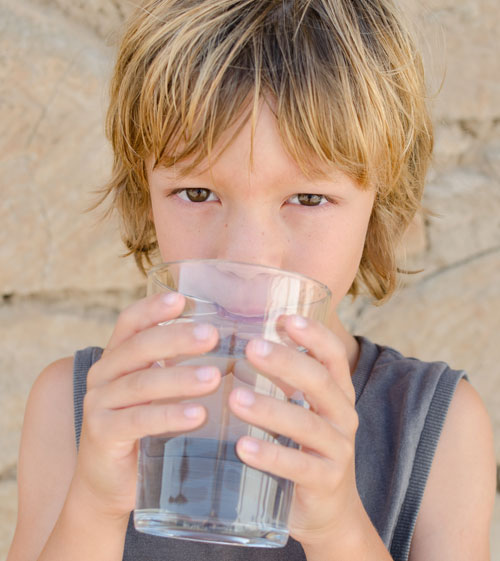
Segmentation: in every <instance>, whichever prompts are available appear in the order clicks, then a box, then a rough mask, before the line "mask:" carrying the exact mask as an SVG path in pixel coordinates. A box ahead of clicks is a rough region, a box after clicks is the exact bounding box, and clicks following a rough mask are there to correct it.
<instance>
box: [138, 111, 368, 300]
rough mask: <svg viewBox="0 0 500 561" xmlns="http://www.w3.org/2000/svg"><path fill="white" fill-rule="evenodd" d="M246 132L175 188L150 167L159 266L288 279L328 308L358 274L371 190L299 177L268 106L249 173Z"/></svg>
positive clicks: (169, 173) (340, 178)
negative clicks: (303, 283) (181, 264)
mask: <svg viewBox="0 0 500 561" xmlns="http://www.w3.org/2000/svg"><path fill="white" fill-rule="evenodd" d="M250 130H251V126H250V123H247V124H246V125H245V126H244V128H243V129H242V130H241V132H240V134H239V135H238V136H237V137H236V138H235V139H234V140H233V142H232V143H231V144H230V145H229V147H228V148H227V149H226V150H225V151H224V152H223V153H222V155H221V156H220V158H218V159H217V160H216V161H215V162H214V163H213V164H212V166H211V173H210V171H209V170H202V171H201V173H198V170H197V171H196V172H195V173H193V174H192V175H189V176H187V177H184V178H180V179H179V178H178V177H177V178H176V174H175V170H174V169H173V168H170V169H167V168H164V167H163V168H162V167H160V166H158V167H157V168H156V169H155V170H152V169H151V168H152V159H151V160H149V162H148V180H149V185H150V190H151V203H152V209H153V219H154V223H155V227H156V234H157V238H158V243H159V249H160V252H161V256H162V259H163V260H164V261H173V260H179V259H195V258H200V259H230V260H234V261H245V262H250V263H258V264H262V265H270V266H273V267H278V268H282V269H286V270H290V271H295V272H298V273H302V274H305V275H308V276H310V277H313V278H315V279H317V280H319V281H321V282H323V283H325V284H326V285H327V286H328V287H329V288H330V290H331V291H332V296H333V298H332V303H333V304H334V306H335V307H336V305H337V304H338V303H339V302H340V300H341V299H342V298H343V297H344V296H345V294H346V293H347V292H348V290H349V288H350V286H351V284H352V281H353V280H354V277H355V276H356V272H357V270H358V266H359V262H360V259H361V255H362V252H363V246H364V241H365V236H366V231H367V227H368V222H369V218H370V214H371V210H372V206H373V201H374V190H373V189H368V190H362V189H360V188H359V187H358V185H357V183H356V182H355V181H354V180H352V179H350V178H349V177H348V176H346V175H345V174H343V173H341V172H339V171H336V170H333V171H332V172H331V173H330V174H329V176H328V178H327V179H324V180H321V181H314V182H311V181H310V180H308V179H307V178H306V177H304V175H303V174H302V173H301V172H300V169H299V167H298V166H297V164H296V163H295V162H294V161H293V160H292V159H291V158H290V156H289V155H288V154H287V153H286V151H285V150H284V148H283V146H282V144H281V141H280V138H279V133H278V131H277V129H276V125H275V117H274V115H273V114H272V112H271V110H270V109H269V107H268V106H267V104H263V105H262V107H261V112H260V115H259V118H258V121H257V127H256V131H255V137H254V154H253V157H254V166H253V168H252V169H251V167H250V161H249V156H250ZM226 134H231V131H228V132H227V133H226ZM227 138H229V137H227V136H226V137H225V138H223V139H222V140H221V142H222V143H224V142H225V141H226V139H227ZM216 148H217V147H216ZM215 152H216V153H217V151H215ZM313 195H314V196H313ZM316 195H319V196H316ZM308 202H309V204H310V205H311V204H312V205H315V206H307V203H308Z"/></svg>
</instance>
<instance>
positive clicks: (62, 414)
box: [12, 357, 76, 559]
mask: <svg viewBox="0 0 500 561" xmlns="http://www.w3.org/2000/svg"><path fill="white" fill-rule="evenodd" d="M72 395H73V359H72V358H70V357H68V358H63V359H60V360H57V361H56V362H53V363H52V364H50V365H49V366H47V367H46V368H45V369H44V370H43V371H42V372H41V373H40V374H39V376H38V378H37V379H36V381H35V383H34V384H33V387H32V389H31V392H30V395H29V398H28V401H27V404H26V409H25V415H24V423H23V431H22V436H21V445H20V449H19V463H18V520H17V527H16V532H15V536H14V541H13V543H12V549H13V550H14V551H15V552H16V555H19V558H26V559H29V558H33V556H34V553H33V552H34V551H39V548H40V544H43V542H44V541H45V539H46V538H47V536H48V535H49V533H50V531H51V530H52V527H53V524H54V523H55V521H56V519H57V516H58V515H59V512H60V510H61V508H62V505H63V503H64V499H65V496H66V493H67V489H68V487H69V484H70V482H71V479H72V477H73V471H74V468H75V465H76V444H75V431H74V427H73V397H72ZM18 552H19V553H18ZM14 558H17V557H16V556H14Z"/></svg>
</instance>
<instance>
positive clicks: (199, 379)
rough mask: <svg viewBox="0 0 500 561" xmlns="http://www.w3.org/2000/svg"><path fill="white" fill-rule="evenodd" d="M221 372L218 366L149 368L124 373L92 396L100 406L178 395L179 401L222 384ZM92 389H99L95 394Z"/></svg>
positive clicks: (140, 401) (134, 402)
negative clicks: (95, 395)
mask: <svg viewBox="0 0 500 561" xmlns="http://www.w3.org/2000/svg"><path fill="white" fill-rule="evenodd" d="M220 380H221V373H220V371H219V369H218V368H216V367H214V366H201V367H195V366H176V367H169V368H148V369H146V370H139V371H136V372H132V373H131V374H127V375H126V376H121V377H120V378H118V379H116V380H114V381H112V382H110V383H109V384H106V385H104V386H103V387H102V388H99V391H98V392H97V391H96V390H95V389H94V390H91V391H90V392H88V393H90V398H89V399H98V400H99V403H100V406H101V407H102V408H106V409H117V408H123V407H130V406H132V405H139V404H143V403H149V402H152V401H158V400H166V399H173V398H175V399H176V401H181V400H185V399H188V398H192V397H197V396H202V395H207V394H209V393H212V392H214V391H215V390H216V389H217V387H218V386H219V383H220ZM92 392H95V393H98V394H99V395H98V397H96V398H94V397H93V396H92Z"/></svg>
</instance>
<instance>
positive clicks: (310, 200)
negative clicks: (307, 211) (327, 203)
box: [297, 193, 323, 206]
mask: <svg viewBox="0 0 500 561" xmlns="http://www.w3.org/2000/svg"><path fill="white" fill-rule="evenodd" d="M297 199H298V201H299V203H300V204H301V205H304V206H318V205H319V204H321V201H322V199H323V195H314V194H312V193H299V194H298V195H297Z"/></svg>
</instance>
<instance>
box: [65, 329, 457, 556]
mask: <svg viewBox="0 0 500 561" xmlns="http://www.w3.org/2000/svg"><path fill="white" fill-rule="evenodd" d="M357 340H358V342H359V343H360V349H361V352H360V357H359V361H358V364H357V367H356V371H355V373H354V374H353V384H354V387H355V390H356V410H357V412H358V416H359V428H358V432H357V435H356V482H357V487H358V492H359V494H360V497H361V500H362V501H363V505H364V507H365V509H366V511H367V513H368V515H369V516H370V519H371V520H372V523H373V525H374V526H375V528H376V529H377V531H378V533H379V534H380V537H381V538H382V540H383V542H384V543H385V545H386V547H387V548H388V550H389V551H390V553H391V555H392V557H393V559H394V560H395V561H407V559H408V554H409V550H410V543H411V538H412V535H413V529H414V526H415V521H416V517H417V514H418V510H419V507H420V503H421V500H422V495H423V492H424V488H425V484H426V481H427V477H428V474H429V470H430V467H431V463H432V459H433V456H434V452H435V449H436V445H437V442H438V439H439V435H440V433H441V429H442V427H443V423H444V420H445V417H446V413H447V411H448V407H449V404H450V401H451V399H452V397H453V393H454V391H455V388H456V386H457V383H458V381H459V380H460V379H461V378H466V375H465V373H464V372H463V371H456V370H451V369H450V368H449V366H448V365H446V364H445V363H443V362H430V363H429V362H422V361H420V360H417V359H414V358H406V357H403V356H402V355H401V354H400V353H398V352H397V351H395V350H394V349H391V348H389V347H383V346H379V345H376V344H374V343H372V342H370V341H369V340H368V339H366V338H364V337H357ZM101 354H102V349H100V348H98V347H88V348H86V349H84V350H81V351H78V352H77V353H76V354H75V362H74V405H75V430H76V440H77V446H78V444H79V441H80V432H81V426H82V416H83V398H84V396H85V392H86V380H87V372H88V370H89V368H90V367H91V365H92V364H93V363H94V362H96V361H97V360H99V358H100V357H101ZM198 560H203V561H306V557H305V555H304V551H303V549H302V546H301V545H300V543H298V542H297V541H295V540H294V539H293V538H290V539H289V540H288V543H287V544H286V546H285V547H284V548H280V549H262V548H252V547H235V546H222V545H212V544H204V543H199V542H191V541H184V540H177V539H170V538H160V537H156V536H150V535H147V534H143V533H140V532H136V531H135V529H134V525H133V519H132V516H131V517H130V520H129V525H128V529H127V534H126V539H125V550H124V555H123V561H198Z"/></svg>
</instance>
